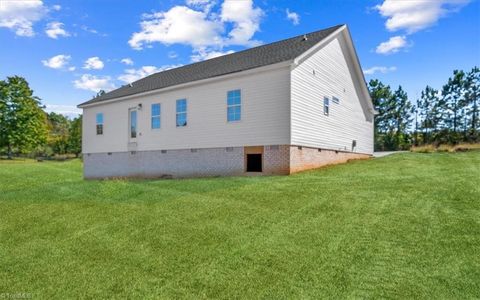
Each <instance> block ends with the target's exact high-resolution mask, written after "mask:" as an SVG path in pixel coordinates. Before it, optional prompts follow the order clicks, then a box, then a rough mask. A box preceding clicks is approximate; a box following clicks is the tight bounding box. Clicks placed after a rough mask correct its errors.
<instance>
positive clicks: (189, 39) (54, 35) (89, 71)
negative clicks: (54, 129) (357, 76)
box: [0, 0, 480, 115]
mask: <svg viewBox="0 0 480 300" xmlns="http://www.w3.org/2000/svg"><path fill="white" fill-rule="evenodd" d="M344 23H345V24H347V25H348V26H349V28H350V31H351V33H352V35H353V39H354V43H355V46H356V49H357V52H358V55H359V58H360V61H361V64H362V68H363V70H364V72H365V73H366V79H367V80H369V79H371V78H379V79H381V80H382V81H384V82H386V83H388V84H390V85H393V86H397V85H399V84H401V85H402V86H403V87H404V88H405V89H406V90H407V92H408V94H409V98H410V99H411V100H412V101H414V100H415V99H416V98H417V97H418V95H419V94H420V91H421V90H422V89H423V88H424V87H425V85H427V84H429V85H431V86H433V87H435V88H440V87H441V85H442V84H443V83H444V82H445V81H446V80H447V79H448V77H449V76H450V74H451V73H452V71H453V70H454V69H465V70H467V69H470V68H472V67H473V66H474V65H480V1H479V0H378V1H356V0H341V1H339V0H322V1H319V0H317V1H307V0H303V1H302V0H297V1H281V0H276V1H272V0H259V1H250V0H217V1H209V0H185V1H172V0H170V1H168V0H167V1H159V0H156V1H153V0H144V1H127V0H68V1H61V0H58V1H52V0H0V42H1V43H0V45H1V46H0V77H1V78H2V79H3V78H5V77H6V76H12V75H20V76H23V77H25V78H26V79H27V80H28V81H29V82H30V84H31V87H32V88H33V89H34V91H35V94H36V95H37V96H39V97H40V98H41V99H42V101H43V103H44V104H46V105H47V108H48V109H49V110H53V111H57V112H63V113H67V114H70V115H71V114H72V113H75V112H78V111H79V110H78V109H76V108H75V106H76V105H77V104H79V103H81V102H83V101H86V100H88V99H90V98H91V97H92V96H93V95H94V94H95V93H96V92H95V91H98V90H99V89H106V90H108V89H112V88H115V87H119V86H121V85H122V84H125V83H127V82H130V81H134V80H136V79H139V78H140V77H142V76H146V75H148V74H150V73H152V72H156V71H160V70H163V69H167V68H172V67H175V66H180V65H185V64H188V63H191V62H194V61H199V60H203V59H207V58H210V57H214V56H217V55H221V54H223V53H230V52H232V51H238V50H242V49H245V48H249V47H252V46H255V45H259V44H265V43H269V42H273V41H277V40H280V39H284V38H288V37H291V36H295V35H300V34H303V33H307V32H311V31H315V30H318V29H322V28H326V27H330V26H333V25H336V24H344Z"/></svg>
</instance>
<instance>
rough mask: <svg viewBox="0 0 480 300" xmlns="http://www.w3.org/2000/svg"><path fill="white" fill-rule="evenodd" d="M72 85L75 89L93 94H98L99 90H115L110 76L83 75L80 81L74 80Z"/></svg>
mask: <svg viewBox="0 0 480 300" xmlns="http://www.w3.org/2000/svg"><path fill="white" fill-rule="evenodd" d="M73 84H74V85H75V87H76V88H77V89H82V90H87V91H93V92H95V93H98V92H99V91H100V90H104V91H110V90H112V89H114V88H115V86H114V85H113V83H112V82H111V77H110V76H95V75H90V74H83V75H82V76H81V77H80V79H77V80H74V81H73Z"/></svg>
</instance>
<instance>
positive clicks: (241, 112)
mask: <svg viewBox="0 0 480 300" xmlns="http://www.w3.org/2000/svg"><path fill="white" fill-rule="evenodd" d="M233 91H240V104H232V105H228V92H233ZM242 95H243V91H242V89H233V90H228V91H227V123H238V122H241V121H242V119H243V118H242V115H243V109H242V104H243V99H242V98H243V97H242ZM236 106H240V120H232V121H229V120H228V108H230V107H236Z"/></svg>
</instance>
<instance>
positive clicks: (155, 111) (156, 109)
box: [152, 103, 161, 129]
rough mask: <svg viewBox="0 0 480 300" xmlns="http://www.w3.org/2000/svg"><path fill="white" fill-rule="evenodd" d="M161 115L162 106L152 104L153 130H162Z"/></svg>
mask: <svg viewBox="0 0 480 300" xmlns="http://www.w3.org/2000/svg"><path fill="white" fill-rule="evenodd" d="M160 115H161V107H160V104H158V103H157V104H152V129H159V128H160Z"/></svg>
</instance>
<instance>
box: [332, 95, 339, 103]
mask: <svg viewBox="0 0 480 300" xmlns="http://www.w3.org/2000/svg"><path fill="white" fill-rule="evenodd" d="M332 102H333V103H336V104H339V103H340V99H338V98H337V97H335V96H332Z"/></svg>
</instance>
